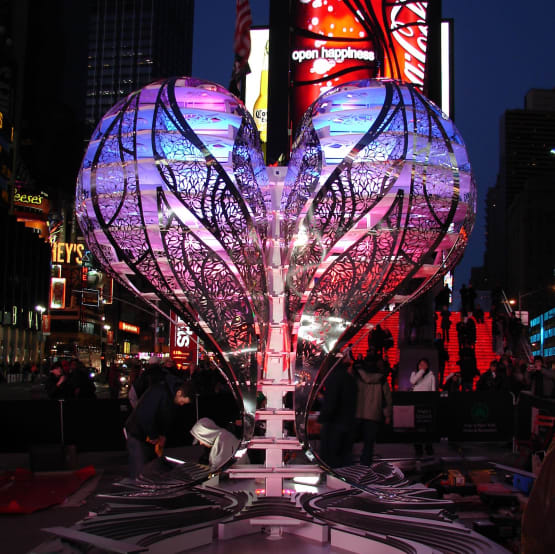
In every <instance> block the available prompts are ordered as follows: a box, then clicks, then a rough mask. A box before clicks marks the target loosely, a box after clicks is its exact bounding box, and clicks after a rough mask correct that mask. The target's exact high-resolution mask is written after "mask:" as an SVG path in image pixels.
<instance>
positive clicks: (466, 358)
mask: <svg viewBox="0 0 555 554" xmlns="http://www.w3.org/2000/svg"><path fill="white" fill-rule="evenodd" d="M457 364H458V365H459V366H460V369H461V384H462V390H463V391H464V392H468V391H471V390H472V388H473V386H474V378H475V377H478V376H479V375H480V372H479V371H478V367H477V365H476V353H475V352H474V349H473V348H470V347H464V348H463V349H462V350H461V351H460V353H459V361H458V362H457Z"/></svg>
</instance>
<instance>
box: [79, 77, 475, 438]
mask: <svg viewBox="0 0 555 554" xmlns="http://www.w3.org/2000/svg"><path fill="white" fill-rule="evenodd" d="M274 184H275V183H272V182H270V181H269V179H268V174H267V172H266V168H265V167H264V163H263V157H262V153H261V149H260V142H259V139H258V134H257V131H256V127H255V124H254V121H253V120H252V118H251V116H250V115H249V114H248V112H247V111H246V110H245V108H244V106H243V105H242V104H241V103H240V101H239V100H237V99H236V98H235V97H234V96H233V95H231V94H230V93H229V92H227V91H226V90H225V89H223V88H222V87H220V86H219V85H216V84H214V83H208V82H205V81H200V80H197V79H193V78H186V77H183V78H172V79H167V80H163V81H159V82H156V83H152V84H151V85H148V86H147V87H144V88H143V89H141V90H140V91H137V92H135V93H133V94H132V95H130V96H129V97H128V98H127V99H125V100H123V101H121V102H119V103H118V104H117V105H116V106H114V108H112V109H111V110H110V111H109V112H108V113H107V114H106V116H105V117H104V118H103V119H102V121H101V122H100V123H99V125H98V127H97V129H96V130H95V132H94V133H93V135H92V138H91V141H90V144H89V148H88V151H87V153H86V155H85V158H84V160H83V164H82V168H81V171H80V174H79V178H78V184H77V202H76V211H77V216H78V219H79V223H80V225H81V228H82V231H83V233H84V235H85V237H86V240H87V242H88V244H89V248H90V249H91V251H92V252H93V253H94V254H95V256H96V257H97V259H98V260H99V262H100V263H102V264H103V265H104V266H105V267H106V269H107V271H109V272H110V273H111V274H112V275H114V276H115V277H116V278H117V279H119V281H120V282H122V283H123V284H125V285H126V286H128V287H129V288H130V289H131V290H133V291H135V292H136V293H137V294H146V298H147V299H148V298H154V296H157V297H158V298H160V299H163V300H164V301H165V302H166V303H167V304H169V305H170V306H171V307H172V309H173V310H174V311H175V312H177V313H178V314H179V315H180V316H181V317H182V318H183V319H184V320H186V321H187V322H188V323H189V324H190V325H191V327H192V328H193V329H194V330H195V332H197V333H198V335H199V336H200V337H201V338H202V340H203V341H204V342H205V344H206V345H207V347H208V348H210V349H212V350H213V351H214V353H215V354H216V356H217V357H218V360H219V362H220V365H221V370H222V372H223V373H224V375H225V376H226V377H227V380H228V382H229V384H230V386H231V388H232V390H233V391H234V393H235V395H236V397H237V399H238V401H239V402H242V403H243V407H244V413H245V422H246V425H245V426H244V439H245V440H248V439H249V437H250V434H251V432H252V423H253V415H254V399H255V393H256V381H257V375H258V372H259V370H260V368H257V362H259V361H260V360H263V359H264V358H265V356H264V355H265V353H266V348H267V346H266V343H267V334H268V329H269V324H270V309H269V292H268V291H269V290H270V286H269V284H268V282H267V281H268V275H269V274H270V273H271V271H270V267H269V266H268V263H267V261H266V257H267V256H268V253H269V249H268V245H269V244H274V240H275V238H276V237H277V235H270V225H271V224H275V222H276V215H275V213H274V212H275V211H276V209H277V208H276V206H278V207H279V216H278V217H279V219H278V220H277V221H278V223H279V227H274V228H273V229H276V228H278V229H279V237H278V238H279V248H280V250H281V258H280V259H281V264H282V267H281V271H282V272H283V275H284V276H285V283H284V285H285V288H284V292H283V293H279V294H282V295H283V297H284V306H285V311H284V318H285V320H286V321H287V323H288V328H289V333H290V334H291V337H289V338H288V341H287V342H288V344H292V345H293V347H294V348H295V349H296V350H295V380H296V383H297V385H296V395H295V410H296V428H297V434H298V437H299V439H300V440H301V442H303V444H304V445H305V446H306V447H307V448H310V445H309V444H308V441H307V435H306V422H307V417H308V412H309V410H310V408H311V405H312V402H313V400H314V398H315V395H316V393H317V390H318V388H319V387H320V386H321V384H322V383H323V382H324V380H325V378H326V376H327V375H328V374H329V372H330V371H332V370H333V367H334V364H335V363H336V360H337V357H338V354H339V352H340V350H341V349H342V348H343V346H344V345H345V344H346V343H347V342H348V341H349V340H350V339H351V338H352V337H353V336H354V335H355V334H356V333H357V332H358V331H360V330H361V329H362V328H363V326H364V325H365V324H366V323H367V322H368V321H369V320H370V318H371V317H372V316H373V315H374V314H375V313H376V312H377V311H378V310H381V309H383V308H384V307H385V306H387V305H394V306H399V305H401V304H403V303H405V302H408V301H410V300H411V299H413V298H416V297H417V296H418V295H419V294H421V293H422V292H424V291H426V290H428V289H429V288H430V287H431V286H433V284H435V283H436V282H437V281H438V280H439V279H440V278H441V276H442V275H444V274H445V272H446V271H448V270H449V269H451V268H452V267H453V266H454V265H455V264H456V263H457V261H458V260H459V258H460V256H461V255H462V252H463V250H464V247H465V246H466V243H467V242H468V237H469V234H470V232H471V230H472V226H473V223H474V215H475V210H476V187H475V184H474V181H473V179H472V174H471V169H470V164H469V161H468V158H467V154H466V150H465V147H464V143H463V141H462V139H461V137H460V135H459V133H458V131H457V129H456V128H455V126H454V125H453V123H452V122H451V121H449V120H448V119H447V118H446V117H445V116H444V115H443V114H442V113H441V111H440V110H439V109H438V108H437V107H436V106H435V105H434V104H432V103H431V102H430V101H428V100H427V99H426V98H425V97H424V96H423V95H422V94H421V93H420V92H419V91H418V90H417V89H416V88H415V87H414V86H412V85H406V84H402V83H400V82H397V81H393V80H366V81H355V82H352V83H347V84H344V85H341V86H338V87H335V88H332V89H330V90H328V91H327V92H326V93H324V94H323V95H322V96H321V97H320V98H319V99H318V100H316V102H314V104H313V105H312V106H311V107H310V108H309V110H308V111H307V112H306V114H305V115H304V117H303V120H302V124H301V127H300V129H299V132H298V134H297V137H296V139H295V142H294V145H293V150H292V153H291V158H290V162H289V165H288V169H287V174H286V176H285V181H284V183H283V194H282V197H281V202H278V203H277V204H275V202H274V200H272V198H273V196H272V192H271V190H272V186H274ZM271 222H273V223H271ZM272 232H273V231H272ZM270 236H272V238H271V239H270V238H269V237H270ZM275 260H276V257H275V256H274V255H273V254H272V262H271V263H272V268H273V269H272V271H273V273H272V275H273V277H272V278H273V279H275V278H276V275H277V273H279V272H277V273H276V272H275V271H274V268H275V264H276V261H275ZM423 266H425V272H423V271H422V269H423ZM274 285H275V283H274ZM272 290H274V291H275V290H280V289H279V287H278V288H277V289H276V288H275V287H274V288H273V289H272ZM275 294H278V293H275ZM273 323H276V322H273ZM277 323H279V322H277ZM289 339H292V340H289Z"/></svg>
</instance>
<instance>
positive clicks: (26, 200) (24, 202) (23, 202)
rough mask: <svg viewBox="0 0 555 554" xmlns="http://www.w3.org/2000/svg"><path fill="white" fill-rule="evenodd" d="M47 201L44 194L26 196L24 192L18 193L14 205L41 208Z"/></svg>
mask: <svg viewBox="0 0 555 554" xmlns="http://www.w3.org/2000/svg"><path fill="white" fill-rule="evenodd" d="M44 200H45V198H44V196H42V194H26V193H24V192H16V193H15V194H14V195H13V203H14V204H15V205H17V206H31V207H33V208H40V207H41V206H42V203H43V201H44Z"/></svg>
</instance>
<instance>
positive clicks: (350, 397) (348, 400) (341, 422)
mask: <svg viewBox="0 0 555 554" xmlns="http://www.w3.org/2000/svg"><path fill="white" fill-rule="evenodd" d="M354 363H355V362H354V360H353V359H352V358H351V357H350V356H347V357H344V358H343V360H342V361H341V362H340V363H339V365H338V366H337V367H336V368H334V369H333V370H332V372H331V374H330V376H329V377H328V379H327V380H326V381H325V383H324V391H323V398H322V406H321V409H320V415H319V416H318V422H319V423H321V424H322V427H321V429H320V457H321V458H322V460H323V461H324V462H325V463H326V464H327V465H328V466H330V467H344V466H348V465H350V464H351V454H352V448H353V425H354V422H355V408H356V402H357V383H356V380H355V377H354V370H353V368H354Z"/></svg>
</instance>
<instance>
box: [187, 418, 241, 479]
mask: <svg viewBox="0 0 555 554" xmlns="http://www.w3.org/2000/svg"><path fill="white" fill-rule="evenodd" d="M190 433H191V435H193V437H194V439H195V440H194V441H193V444H195V443H200V444H202V445H203V446H206V447H208V448H210V455H209V457H208V460H209V464H210V470H211V471H215V470H216V469H218V468H220V467H221V466H222V465H224V464H225V463H226V462H227V461H228V460H229V459H230V458H231V457H232V456H233V454H234V453H235V451H236V450H237V448H238V447H239V443H240V441H239V439H238V438H237V437H236V436H235V435H233V434H232V433H230V432H229V431H227V430H226V429H222V428H221V427H218V426H217V425H216V424H215V423H214V422H213V421H212V420H211V419H209V418H207V417H202V418H201V419H199V420H198V421H197V422H196V423H195V424H194V425H193V427H192V429H191V431H190Z"/></svg>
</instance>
